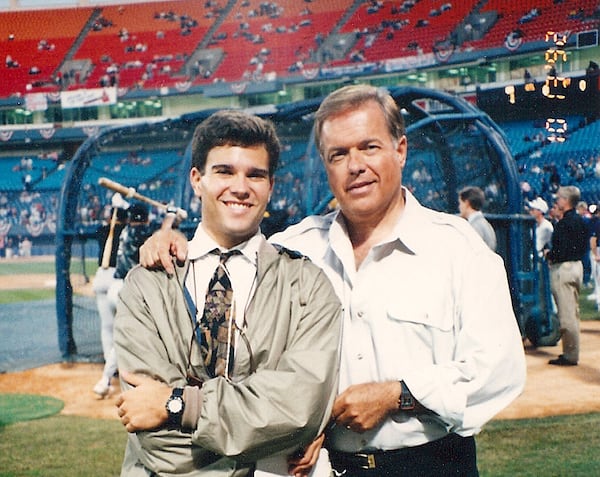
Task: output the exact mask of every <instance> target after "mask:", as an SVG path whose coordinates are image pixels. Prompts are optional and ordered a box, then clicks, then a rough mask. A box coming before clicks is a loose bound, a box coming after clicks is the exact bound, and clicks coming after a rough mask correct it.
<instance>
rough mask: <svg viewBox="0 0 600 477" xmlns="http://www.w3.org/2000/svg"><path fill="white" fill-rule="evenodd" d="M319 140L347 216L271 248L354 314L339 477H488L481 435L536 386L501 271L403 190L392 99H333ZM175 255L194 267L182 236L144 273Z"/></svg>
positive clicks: (456, 222) (319, 124) (402, 151)
mask: <svg viewBox="0 0 600 477" xmlns="http://www.w3.org/2000/svg"><path fill="white" fill-rule="evenodd" d="M315 134H316V135H315V141H316V144H317V147H318V148H319V152H320V154H321V156H322V158H323V161H324V163H325V168H326V170H327V175H328V178H329V185H330V187H331V189H332V191H333V193H334V195H335V197H336V199H337V202H338V204H339V210H337V211H335V212H332V213H331V214H329V215H327V216H323V217H308V218H306V219H304V220H303V221H302V222H300V223H299V224H297V225H294V226H292V227H290V228H288V229H287V230H286V231H284V232H283V233H281V234H276V235H275V236H273V237H272V241H273V242H276V243H284V244H287V246H290V247H293V248H295V249H299V250H302V252H303V253H305V254H307V255H308V256H309V257H311V259H312V260H313V261H314V262H315V263H316V264H317V265H319V266H321V267H322V268H323V270H324V271H325V272H326V273H327V275H328V276H329V278H330V279H331V281H332V283H333V286H334V288H335V289H336V291H337V294H338V296H339V297H340V298H341V300H342V304H343V307H344V308H343V309H344V325H343V338H342V363H341V368H340V384H339V394H338V396H337V398H336V400H335V404H334V406H333V410H332V416H333V422H334V423H335V425H334V426H330V428H328V431H327V444H326V445H327V448H328V450H329V452H330V456H331V461H332V465H333V468H334V470H335V471H336V475H345V476H346V477H353V476H359V477H363V476H365V477H380V476H386V477H394V476H398V477H399V476H403V477H406V476H415V477H417V476H441V475H461V476H475V475H478V471H477V461H476V449H475V441H474V437H473V436H474V435H475V434H477V433H478V432H479V431H480V429H481V427H482V426H483V425H484V424H485V423H486V422H487V421H488V420H490V419H491V418H492V417H493V416H494V415H495V414H496V413H497V412H498V411H500V410H501V409H503V408H504V407H505V406H507V405H508V404H509V403H510V402H511V401H512V400H513V399H514V398H515V397H516V396H518V395H519V393H520V392H521V391H522V389H523V386H524V383H525V356H524V352H523V347H522V341H521V336H520V332H519V328H518V326H517V321H516V318H515V316H514V313H513V310H512V304H511V298H510V293H509V288H508V283H507V278H506V272H505V270H504V267H503V263H502V259H501V258H500V257H499V256H498V255H496V254H495V253H493V252H492V251H490V249H489V248H488V247H487V246H486V244H485V243H484V242H483V241H482V240H481V239H480V238H479V237H478V236H477V234H476V232H475V231H474V230H473V228H472V227H471V226H470V225H469V224H467V223H466V222H465V221H464V220H462V219H460V218H458V217H455V216H452V215H449V214H444V213H439V212H435V211H432V210H429V209H426V208H424V207H422V206H421V205H420V204H419V203H418V202H417V200H416V199H415V198H414V197H413V196H412V194H411V193H410V192H409V191H408V190H407V189H406V188H404V187H402V171H403V169H404V165H405V161H406V155H407V140H406V136H405V130H404V122H403V120H402V116H401V114H400V111H399V109H398V106H397V105H396V103H395V101H394V100H393V98H392V97H391V96H390V95H389V94H388V93H387V92H385V91H383V90H381V89H378V88H375V87H371V86H366V85H354V86H348V87H344V88H341V89H340V90H337V91H335V92H333V93H332V94H330V95H329V96H328V97H327V98H326V99H325V100H324V101H323V103H322V104H321V106H320V108H319V110H318V111H317V113H316V118H315ZM178 237H179V238H178ZM440 244H443V246H440ZM171 252H172V253H173V254H175V255H176V256H178V257H179V259H181V258H183V257H185V254H186V251H185V244H184V243H183V242H182V241H181V238H180V236H178V235H177V234H176V233H175V232H165V233H163V234H160V235H158V236H154V237H153V238H152V239H151V242H147V243H146V244H145V245H144V246H143V250H142V255H141V256H142V263H145V264H146V265H148V266H151V265H154V264H157V263H162V264H163V266H165V267H166V268H167V269H168V268H169V267H172V265H170V260H171V257H170V256H169V255H170V253H171ZM390 277H395V279H393V280H392V279H390ZM314 455H315V454H314V453H312V448H311V449H310V450H309V452H307V454H306V456H305V458H306V459H307V460H310V458H311V456H314Z"/></svg>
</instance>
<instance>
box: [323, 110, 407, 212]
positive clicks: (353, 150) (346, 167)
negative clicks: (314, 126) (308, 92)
mask: <svg viewBox="0 0 600 477" xmlns="http://www.w3.org/2000/svg"><path fill="white" fill-rule="evenodd" d="M321 145H322V155H323V160H324V162H325V169H326V170H327V176H328V179H329V185H330V187H331V190H332V192H333V194H334V195H335V197H336V199H337V200H338V203H339V205H340V207H341V209H342V212H343V214H344V216H345V217H346V218H348V219H349V220H350V221H351V222H352V221H355V220H356V221H361V220H368V219H369V217H373V216H380V215H381V214H382V213H385V211H387V210H389V209H390V208H392V207H393V206H394V205H396V204H397V203H398V201H402V196H401V194H402V191H401V188H400V186H401V184H402V170H403V168H404V164H405V162H406V138H405V137H402V138H401V139H400V140H399V141H398V142H397V143H396V142H395V141H394V140H393V139H392V137H391V136H390V133H389V130H388V127H387V124H386V122H385V117H384V114H383V112H382V110H381V108H380V107H379V105H378V104H377V103H375V102H368V103H365V104H364V105H362V106H360V107H359V108H356V109H350V110H348V111H346V112H342V113H340V114H337V115H335V116H332V117H331V118H329V119H327V120H326V121H325V122H324V123H323V127H322V131H321Z"/></svg>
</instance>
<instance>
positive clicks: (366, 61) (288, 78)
mask: <svg viewBox="0 0 600 477" xmlns="http://www.w3.org/2000/svg"><path fill="white" fill-rule="evenodd" d="M599 29H600V4H599V3H598V1H597V0H535V1H534V0H526V1H524V2H517V3H515V2H511V1H507V0H506V1H505V0H477V1H461V0H454V1H444V0H377V1H376V0H277V1H272V2H263V1H259V0H207V1H204V0H203V1H197V0H166V1H165V0H161V1H152V0H145V1H137V0H127V1H123V2H114V1H112V0H106V1H104V0H102V1H100V0H99V1H96V2H90V1H88V0H46V1H43V2H42V1H37V0H0V47H1V51H2V56H3V58H4V59H5V64H4V65H1V66H0V68H2V75H1V79H0V168H1V169H0V171H1V173H0V329H1V333H0V340H1V344H0V409H1V413H0V433H1V434H2V437H3V439H2V443H0V449H1V452H0V476H94V477H96V476H98V477H102V476H114V475H119V473H120V469H121V462H122V461H123V453H124V450H125V443H126V441H127V431H126V430H125V428H124V427H123V426H122V424H121V423H120V421H119V416H118V415H117V407H116V403H117V400H118V396H119V393H120V389H119V379H118V376H117V375H114V376H113V377H112V379H110V381H109V383H108V386H107V387H106V389H105V390H104V391H102V392H101V393H99V392H98V391H97V390H95V389H96V388H95V384H96V382H97V381H98V379H99V378H100V376H101V375H102V373H103V368H104V364H105V359H106V354H105V353H104V351H103V342H102V331H101V328H102V323H101V317H100V312H99V307H98V302H97V297H96V291H95V288H94V280H95V278H96V275H99V273H98V272H99V271H100V272H101V271H102V269H103V268H104V269H106V268H107V265H106V263H107V262H106V261H107V260H108V258H107V257H108V255H111V253H112V254H115V255H116V254H117V245H118V233H115V223H116V216H117V214H116V210H117V209H123V211H126V209H127V208H131V210H133V208H132V207H131V206H132V204H138V205H140V204H141V205H142V206H143V207H144V209H145V210H147V216H146V215H144V219H147V222H148V230H156V229H158V228H160V227H161V224H162V223H163V220H164V219H165V218H166V217H168V216H169V215H171V216H173V215H175V216H176V217H177V218H176V221H177V227H178V228H179V230H181V231H182V232H183V233H184V234H185V235H187V237H188V238H191V237H192V235H193V233H194V231H195V229H196V227H197V226H198V224H199V222H200V221H201V220H202V214H201V204H200V201H199V199H198V198H197V197H196V195H195V191H194V190H193V188H192V186H191V185H190V180H189V170H190V168H191V167H192V138H193V134H194V130H195V128H196V127H197V126H198V125H199V124H200V123H202V121H204V120H205V119H206V118H208V117H209V116H211V115H212V114H213V113H214V112H216V111H220V110H224V109H236V110H242V111H244V112H248V113H251V114H253V115H256V116H258V117H260V118H263V119H266V120H269V121H270V122H272V123H273V124H274V126H275V129H276V131H277V135H278V137H279V139H280V142H281V157H280V159H279V165H278V168H277V169H276V171H275V174H274V188H273V192H272V195H271V196H270V201H269V203H268V206H267V209H266V212H265V214H264V218H263V221H262V223H261V231H262V233H263V234H264V235H265V236H266V237H269V236H271V235H272V234H274V233H276V232H280V231H283V230H284V229H286V228H287V227H289V226H292V225H294V224H297V223H299V222H300V221H301V220H302V219H304V218H305V217H308V216H311V215H317V216H320V215H325V214H328V213H330V212H332V211H334V210H336V207H337V201H336V199H335V197H334V195H333V193H332V191H331V190H330V187H329V183H328V177H327V171H326V167H325V166H324V164H323V160H322V159H321V154H320V152H319V148H318V146H317V141H316V139H315V131H314V127H313V126H314V123H315V115H316V112H317V110H318V108H319V106H320V105H321V103H322V102H323V100H324V99H325V98H326V97H327V96H328V95H329V94H330V93H331V92H333V91H335V90H337V89H339V88H341V87H343V86H348V85H353V84H370V85H373V86H377V87H380V88H382V89H384V90H386V91H387V92H389V94H390V95H391V97H392V98H393V99H394V101H395V102H396V104H397V105H398V108H399V109H400V112H401V114H402V117H403V120H404V123H405V126H406V138H407V143H408V145H409V147H408V153H407V158H406V166H405V167H404V170H403V173H402V184H403V186H404V187H405V188H406V189H407V190H408V191H410V192H411V193H412V194H413V195H414V196H415V197H416V199H417V200H418V201H419V202H420V203H421V204H422V205H424V206H425V207H428V208H430V209H433V210H434V211H439V212H446V213H449V214H454V215H458V214H459V209H460V204H459V202H460V199H459V191H461V190H463V189H464V188H466V187H477V188H479V189H481V190H482V191H483V192H484V193H485V204H484V207H483V209H482V210H483V213H484V216H485V218H486V219H487V220H488V221H489V223H490V224H491V225H492V227H493V230H494V232H495V235H496V238H497V246H496V250H495V252H496V253H497V254H498V255H499V256H500V257H501V258H502V261H503V263H504V266H505V269H506V275H507V280H508V285H509V289H510V300H511V304H512V309H513V311H514V314H515V317H516V320H517V326H518V329H519V330H520V332H521V336H522V339H523V346H524V349H525V358H526V364H527V381H526V384H525V388H524V391H523V392H522V393H521V395H520V396H519V397H518V398H517V399H516V400H515V401H514V402H512V403H511V404H510V405H509V406H508V407H506V408H505V409H504V410H502V411H501V412H500V413H499V414H497V415H496V416H495V417H494V418H493V419H492V420H491V421H490V422H489V423H488V424H487V425H486V426H485V427H484V428H483V430H482V431H481V432H480V433H479V434H478V436H477V446H478V457H477V464H478V467H479V472H480V475H482V476H568V477H570V476H592V475H600V457H599V456H598V449H600V434H599V433H598V425H599V423H600V399H599V396H600V393H599V390H600V364H598V363H600V312H599V311H598V310H600V283H598V284H597V285H596V283H595V276H596V263H595V261H594V258H593V257H594V255H595V253H594V250H592V249H590V248H589V238H588V239H587V240H588V249H587V250H586V253H585V255H584V257H583V258H582V263H583V270H584V276H583V283H582V285H581V289H580V291H578V297H577V299H578V306H579V310H578V314H579V319H580V350H581V351H580V357H579V362H578V363H577V366H571V367H567V366H548V360H549V359H550V358H553V357H555V356H556V355H558V354H559V353H560V349H561V345H562V342H563V340H561V324H560V320H559V316H558V312H557V306H556V303H555V299H554V297H553V293H552V284H551V276H552V275H551V271H550V267H549V265H548V262H547V260H546V259H545V258H544V257H543V254H540V253H538V251H539V250H536V247H537V243H536V238H537V234H538V233H539V232H538V231H537V230H536V219H535V218H534V216H533V215H532V214H531V213H530V212H531V209H532V208H533V205H532V204H534V203H539V201H541V202H542V203H543V204H545V206H544V207H545V208H544V210H542V212H543V213H544V214H545V215H546V216H547V217H548V218H552V216H551V214H552V210H551V209H552V208H553V204H555V202H556V201H557V196H558V195H559V191H560V190H562V189H561V188H562V187H565V186H566V187H571V186H575V187H576V188H577V190H578V191H579V192H580V201H579V205H582V206H583V209H582V211H581V215H582V216H584V217H585V218H586V220H589V221H590V223H591V222H592V221H593V220H595V219H596V215H597V211H600V91H599V89H600V67H599V66H598V64H599V63H600V45H599V44H598V33H599ZM536 201H538V202H536ZM131 210H130V212H131ZM540 210H541V209H540ZM598 215H600V214H598ZM130 216H131V214H130ZM130 220H133V219H130ZM558 222H560V220H558ZM102 227H104V230H109V232H107V233H108V234H109V235H108V236H109V239H108V240H107V237H106V235H104V236H103V237H101V236H100V232H99V231H100V230H101V228H102ZM591 227H592V226H591V225H590V228H591ZM113 233H115V235H116V238H115V240H116V241H114V240H112V239H113V235H112V234H113ZM590 237H591V235H590ZM594 240H595V237H594ZM110 244H112V248H110V247H109V248H108V249H107V248H106V247H107V246H108V245H110ZM440 247H444V244H440ZM599 275H600V274H599ZM596 293H597V294H598V295H599V297H598V299H597V301H596V298H595V297H596ZM155 475H158V474H155ZM332 475H333V474H332ZM372 475H377V474H375V473H374V474H372ZM316 477H319V476H316Z"/></svg>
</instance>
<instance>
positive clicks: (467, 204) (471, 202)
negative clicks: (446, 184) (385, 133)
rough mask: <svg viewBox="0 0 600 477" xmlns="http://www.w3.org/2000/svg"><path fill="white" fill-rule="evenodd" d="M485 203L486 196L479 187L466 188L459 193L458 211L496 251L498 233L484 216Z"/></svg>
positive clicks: (491, 248)
mask: <svg viewBox="0 0 600 477" xmlns="http://www.w3.org/2000/svg"><path fill="white" fill-rule="evenodd" d="M484 203H485V194H484V192H483V190H481V189H480V188H479V187H472V186H469V187H465V188H463V189H461V190H460V192H459V193H458V210H459V212H460V216H461V217H462V218H463V219H466V220H467V222H469V223H470V224H471V226H472V227H473V228H474V229H475V231H476V232H477V233H478V234H479V236H480V237H481V238H482V239H483V241H484V242H485V243H486V244H487V246H488V247H490V250H492V251H494V252H495V251H496V245H497V241H496V232H495V231H494V228H493V227H492V224H490V223H489V222H488V221H487V219H486V218H485V217H484V216H483V212H482V211H481V209H483V204H484Z"/></svg>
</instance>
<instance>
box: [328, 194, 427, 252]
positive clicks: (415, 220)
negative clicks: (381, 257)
mask: <svg viewBox="0 0 600 477" xmlns="http://www.w3.org/2000/svg"><path fill="white" fill-rule="evenodd" d="M402 192H403V194H404V199H405V203H404V210H403V211H402V214H401V215H400V218H399V220H398V222H397V224H396V227H395V228H394V230H393V231H392V233H391V234H390V236H389V237H388V238H387V239H386V240H385V241H383V242H381V243H380V244H378V246H379V245H384V244H391V243H392V242H395V241H397V242H398V243H399V245H400V247H401V248H404V249H405V250H406V251H407V252H408V253H412V254H418V253H419V251H423V250H424V247H422V246H424V245H425V244H427V243H429V241H430V239H431V237H429V227H427V226H426V223H427V216H426V213H427V211H428V209H426V208H425V207H423V206H422V205H421V204H420V203H419V202H418V201H417V199H416V198H415V196H414V195H412V193H411V192H410V191H409V190H408V189H406V188H405V187H402ZM340 233H341V234H344V235H345V236H346V237H348V232H347V229H346V224H345V221H344V219H343V216H342V214H341V212H340V211H338V212H337V215H336V216H335V218H334V221H333V223H332V224H331V228H330V231H329V234H330V241H331V243H336V242H337V240H335V237H339V234H340ZM348 242H349V240H348Z"/></svg>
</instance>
